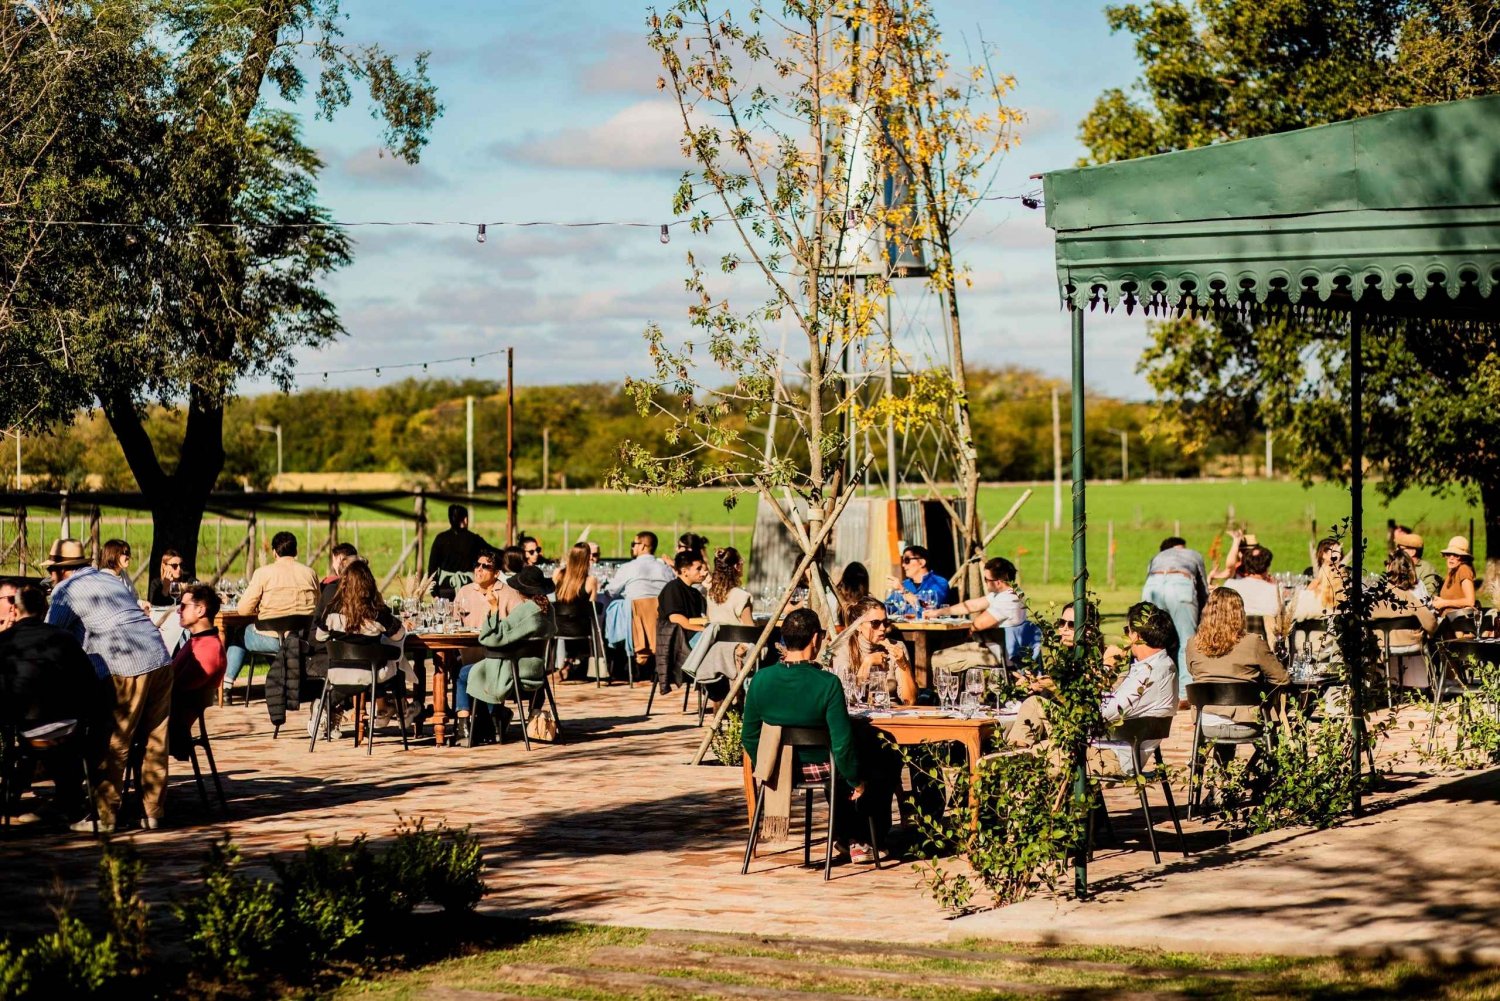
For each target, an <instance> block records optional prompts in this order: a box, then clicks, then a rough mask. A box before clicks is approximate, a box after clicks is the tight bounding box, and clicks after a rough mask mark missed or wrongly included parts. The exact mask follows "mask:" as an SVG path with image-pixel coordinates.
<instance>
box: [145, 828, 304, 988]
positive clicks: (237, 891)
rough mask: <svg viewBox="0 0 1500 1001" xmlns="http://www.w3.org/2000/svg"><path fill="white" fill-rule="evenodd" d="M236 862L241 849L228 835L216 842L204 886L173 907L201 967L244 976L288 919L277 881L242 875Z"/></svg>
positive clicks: (251, 972) (271, 947)
mask: <svg viewBox="0 0 1500 1001" xmlns="http://www.w3.org/2000/svg"><path fill="white" fill-rule="evenodd" d="M239 865H240V851H239V849H238V848H236V847H235V846H234V845H233V844H232V843H231V842H230V840H229V838H228V837H227V836H226V837H225V838H224V839H223V840H222V841H217V842H214V843H213V845H212V846H210V848H209V860H208V864H207V865H205V866H204V867H203V870H202V876H203V886H202V888H201V889H199V890H197V891H196V892H195V893H194V894H193V895H192V896H191V897H189V898H187V899H186V900H184V901H181V902H179V903H177V904H175V905H174V906H173V910H174V911H175V913H176V914H177V917H178V918H179V919H180V920H181V921H182V923H183V925H184V926H186V929H187V935H188V948H189V951H190V952H191V954H192V957H193V960H194V963H195V964H196V965H197V966H198V967H199V968H200V969H203V970H205V971H209V972H216V973H222V974H223V975H226V976H229V977H231V978H235V979H246V978H248V977H250V976H253V975H254V974H255V973H256V972H257V971H258V970H259V969H260V968H261V965H262V964H263V963H264V962H265V961H266V960H268V959H269V958H270V957H271V955H272V954H273V952H274V951H275V949H276V945H277V940H278V938H279V937H280V935H281V933H282V930H283V928H284V927H285V924H286V919H285V916H284V915H283V912H282V909H281V901H280V899H279V894H278V893H277V888H276V885H275V884H274V883H271V882H270V881H268V880H263V879H256V878H254V877H251V876H246V875H245V874H244V873H242V872H240V871H239Z"/></svg>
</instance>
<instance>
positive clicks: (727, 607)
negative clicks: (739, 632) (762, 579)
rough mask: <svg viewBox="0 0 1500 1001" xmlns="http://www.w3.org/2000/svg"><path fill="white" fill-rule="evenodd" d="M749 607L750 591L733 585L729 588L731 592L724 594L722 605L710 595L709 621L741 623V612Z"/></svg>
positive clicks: (721, 623)
mask: <svg viewBox="0 0 1500 1001" xmlns="http://www.w3.org/2000/svg"><path fill="white" fill-rule="evenodd" d="M749 607H750V592H749V591H746V590H745V589H744V588H742V587H732V588H730V589H729V593H728V594H726V595H725V596H724V603H723V604H722V605H721V604H719V603H718V602H717V601H715V600H714V599H713V598H712V597H709V599H708V621H710V622H717V623H719V624H720V625H726V626H738V625H741V624H742V623H741V622H740V612H742V611H744V610H745V609H746V608H749Z"/></svg>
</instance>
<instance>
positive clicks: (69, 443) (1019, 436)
mask: <svg viewBox="0 0 1500 1001" xmlns="http://www.w3.org/2000/svg"><path fill="white" fill-rule="evenodd" d="M968 374H969V392H970V398H971V401H972V407H973V425H974V431H975V434H976V436H977V438H978V441H977V445H978V450H979V466H980V475H981V477H982V478H983V479H985V480H1033V479H1046V478H1048V477H1050V476H1051V475H1052V404H1051V391H1052V389H1053V387H1054V386H1056V387H1057V388H1058V390H1059V392H1060V395H1061V400H1062V421H1063V436H1064V442H1063V445H1064V462H1065V463H1067V462H1070V461H1071V460H1070V459H1068V457H1067V449H1068V435H1069V433H1070V432H1069V423H1068V408H1069V394H1070V390H1069V389H1068V387H1067V386H1066V385H1065V384H1062V383H1059V382H1058V381H1056V380H1053V379H1049V378H1048V377H1046V376H1044V375H1042V374H1041V373H1038V372H1035V371H1031V370H1027V369H1018V368H1002V369H983V368H981V369H973V368H971V369H970V370H969V373H968ZM470 395H472V396H474V397H475V466H476V469H477V470H479V471H481V472H483V471H497V470H503V469H504V468H505V395H504V386H503V385H502V384H498V383H496V382H494V381H489V380H478V379H470V380H449V379H407V380H403V381H401V382H395V383H392V384H389V385H384V386H374V387H367V388H360V389H304V390H302V391H300V392H298V393H296V394H291V395H288V394H282V393H272V394H267V395H264V396H253V397H246V398H243V399H239V400H236V401H235V402H234V403H232V404H231V405H230V407H229V410H228V413H227V415H226V419H225V426H224V445H225V449H226V452H227V453H228V458H227V461H226V462H225V466H224V472H223V476H222V482H221V483H220V487H221V488H222V489H233V488H235V487H236V486H238V485H241V484H243V485H247V486H250V487H255V488H259V487H264V486H265V485H266V484H267V483H268V482H269V481H270V479H271V478H272V477H273V476H274V475H275V473H276V443H275V439H274V438H273V437H272V436H271V435H269V434H266V433H264V432H261V431H257V430H256V428H255V426H256V425H257V424H261V425H276V424H279V425H281V426H282V429H283V448H284V456H283V463H284V468H285V470H286V471H287V472H288V473H291V472H404V473H410V474H412V475H413V477H414V478H415V479H418V480H420V481H422V482H425V483H427V484H430V485H432V486H453V485H459V484H462V482H463V480H464V475H465V457H464V430H465V414H464V410H465V404H464V399H465V397H466V396H470ZM1086 406H1087V425H1088V429H1089V437H1088V452H1087V454H1088V467H1089V468H1088V475H1089V476H1090V477H1117V476H1119V475H1120V439H1119V435H1117V434H1114V433H1111V431H1109V430H1107V429H1111V428H1113V429H1116V430H1119V431H1125V432H1127V433H1128V434H1129V436H1130V470H1131V475H1132V477H1140V476H1195V475H1198V474H1199V473H1200V472H1205V471H1208V470H1210V469H1211V470H1212V471H1215V472H1223V471H1225V468H1224V467H1225V465H1226V463H1227V464H1229V465H1231V466H1232V471H1234V472H1238V471H1239V465H1238V460H1235V459H1232V458H1230V457H1228V456H1232V455H1233V454H1234V453H1237V452H1238V451H1241V449H1236V448H1233V447H1231V446H1229V445H1226V447H1223V448H1220V449H1214V450H1210V451H1209V452H1208V453H1199V454H1185V453H1184V450H1183V449H1182V448H1181V447H1180V446H1179V445H1178V444H1177V443H1176V442H1174V441H1171V440H1169V439H1168V438H1166V437H1163V436H1160V435H1159V434H1158V435H1157V436H1156V437H1147V436H1145V435H1143V434H1142V431H1143V429H1151V428H1153V424H1152V413H1151V408H1150V407H1149V406H1148V405H1146V404H1142V403H1132V402H1126V401H1122V400H1116V399H1111V398H1109V397H1104V396H1095V395H1090V396H1089V397H1088V399H1087V404H1086ZM182 420H183V417H182V414H181V412H180V411H174V410H167V409H165V408H155V409H153V411H152V412H151V414H150V415H149V420H148V422H147V429H148V430H149V431H150V432H151V433H152V437H153V439H155V440H156V441H157V442H158V443H159V444H158V447H159V448H160V447H161V445H162V444H165V443H168V442H172V441H179V440H181V438H180V435H181V422H182ZM515 420H516V476H517V482H518V483H519V485H520V486H522V487H535V486H540V485H541V480H542V452H543V432H544V429H546V430H547V437H548V441H549V453H550V454H549V462H548V472H549V478H550V481H551V482H550V484H549V485H550V486H553V487H559V486H564V485H566V486H569V487H597V486H599V485H601V484H602V483H603V481H604V478H605V476H606V475H607V474H608V472H609V470H610V468H611V467H612V466H613V465H614V462H615V457H616V453H617V450H618V447H619V443H620V442H621V441H623V440H625V439H627V438H630V439H634V440H637V441H643V442H645V443H647V444H648V445H654V446H655V447H656V448H657V449H659V450H662V451H665V450H666V449H667V448H668V445H667V443H666V438H665V433H666V428H667V423H666V422H665V421H663V420H661V419H659V418H651V417H641V416H640V415H639V414H637V413H636V411H635V409H634V407H633V406H632V405H631V402H630V401H629V400H628V399H627V398H626V397H625V395H624V393H623V392H622V390H621V387H620V386H619V385H611V384H607V383H587V384H577V385H566V386H525V387H520V388H518V389H517V390H516V415H515ZM732 420H733V421H734V422H736V423H738V424H739V425H740V426H741V427H743V425H744V422H743V418H740V417H738V416H736V417H734V418H732ZM169 429H170V430H171V431H172V433H170V434H168V433H166V432H167V431H168V430H169ZM752 433H754V434H757V435H759V436H763V435H764V424H761V425H760V428H759V430H756V431H752ZM869 444H870V447H871V450H872V451H873V452H874V453H875V456H876V467H875V468H876V469H877V470H878V469H879V468H881V467H882V466H883V460H884V456H885V448H884V441H883V437H882V435H881V434H880V433H879V432H877V431H872V432H871V434H870V438H869ZM898 444H899V445H900V448H901V451H900V453H899V454H901V455H903V456H907V457H909V456H911V455H913V454H924V455H925V454H930V453H931V449H932V445H931V443H930V442H929V441H921V440H920V439H915V438H913V439H912V440H907V441H905V442H898ZM861 445H863V438H862V440H861ZM781 447H783V448H796V443H795V442H793V441H790V440H788V441H786V442H784V443H782V445H781ZM1226 454H1227V455H1226ZM162 459H163V464H164V465H166V466H167V468H171V467H172V464H173V463H175V462H176V460H177V457H176V456H174V455H163V456H162ZM22 464H23V467H24V471H25V474H26V476H27V483H28V485H30V486H32V487H33V488H37V489H57V488H60V487H68V488H70V489H80V488H82V487H83V486H85V485H89V484H92V485H94V486H96V487H99V488H102V489H122V490H128V489H134V487H135V482H134V479H133V478H132V477H131V475H130V471H129V469H128V468H127V467H126V465H125V459H124V456H123V455H122V453H121V452H120V448H119V446H118V444H116V442H115V439H114V436H113V435H112V434H111V433H110V429H109V426H108V424H106V423H105V421H104V419H103V417H102V416H100V415H98V414H92V415H83V416H81V417H80V419H79V420H78V422H77V423H76V424H75V425H74V426H73V427H71V428H68V429H61V430H59V431H58V432H57V433H56V434H53V435H51V436H47V437H41V438H35V437H33V438H27V439H26V440H25V441H24V444H23V456H22ZM937 473H938V475H939V477H940V478H943V477H945V476H946V475H947V470H945V469H942V468H940V469H938V470H937ZM908 475H909V477H910V478H911V479H913V480H916V481H918V482H920V479H921V475H920V473H919V472H917V471H916V470H915V469H914V468H913V469H911V470H909V473H908Z"/></svg>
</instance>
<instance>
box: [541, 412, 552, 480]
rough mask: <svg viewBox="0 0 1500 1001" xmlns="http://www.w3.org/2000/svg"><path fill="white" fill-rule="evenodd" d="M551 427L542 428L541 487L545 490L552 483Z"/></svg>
mask: <svg viewBox="0 0 1500 1001" xmlns="http://www.w3.org/2000/svg"><path fill="white" fill-rule="evenodd" d="M551 465H552V429H551V428H550V427H544V428H542V489H543V490H546V489H547V487H549V486H551V484H552V477H551V472H552V470H551V468H550V467H551Z"/></svg>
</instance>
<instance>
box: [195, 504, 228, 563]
mask: <svg viewBox="0 0 1500 1001" xmlns="http://www.w3.org/2000/svg"><path fill="white" fill-rule="evenodd" d="M223 562H224V516H223V515H222V514H221V515H219V516H217V517H216V518H215V519H214V566H218V565H219V564H220V563H223ZM195 565H196V564H195Z"/></svg>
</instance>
